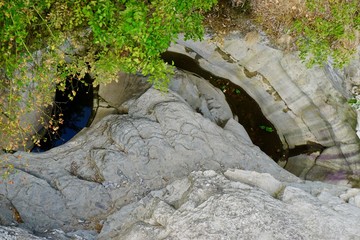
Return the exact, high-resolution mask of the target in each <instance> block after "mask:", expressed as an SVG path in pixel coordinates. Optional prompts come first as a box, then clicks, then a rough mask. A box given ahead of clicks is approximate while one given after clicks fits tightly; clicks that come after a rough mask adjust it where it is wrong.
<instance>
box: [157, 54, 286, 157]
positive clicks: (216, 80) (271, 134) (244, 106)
mask: <svg viewBox="0 0 360 240" xmlns="http://www.w3.org/2000/svg"><path fill="white" fill-rule="evenodd" d="M162 58H163V59H164V61H166V62H168V63H169V64H171V63H172V62H173V63H174V65H175V66H176V67H177V68H181V69H184V70H186V71H189V72H193V73H196V74H198V75H199V76H201V77H203V78H205V79H207V80H209V81H210V83H212V84H213V85H214V86H215V87H217V88H220V89H221V90H222V91H223V92H224V94H225V96H226V100H227V101H228V103H229V105H230V107H231V110H232V111H233V114H235V115H237V116H238V118H239V120H238V121H239V123H240V124H241V125H243V126H244V128H245V129H246V131H247V133H248V134H249V136H250V138H251V140H252V142H253V143H254V144H255V145H257V146H258V147H260V149H261V150H262V151H263V152H265V153H266V154H267V155H268V156H270V157H271V158H272V159H273V160H275V161H285V160H287V158H288V154H289V151H288V150H287V149H283V144H282V142H281V140H280V138H279V136H278V135H277V132H276V129H275V127H274V126H273V124H272V123H271V122H270V121H269V120H268V119H267V118H266V117H265V116H264V115H263V113H262V112H261V109H260V107H259V105H258V104H257V102H256V101H255V100H254V99H252V98H251V97H250V96H249V95H248V94H247V93H246V92H245V90H243V89H242V88H241V87H239V86H237V85H236V84H234V83H232V82H231V81H229V80H227V79H224V78H221V77H218V76H215V75H213V74H212V73H210V72H208V71H206V70H204V69H202V68H201V67H200V66H199V64H198V63H197V61H196V60H194V59H192V58H190V57H188V56H186V55H183V54H179V53H175V52H165V53H164V54H163V55H162Z"/></svg>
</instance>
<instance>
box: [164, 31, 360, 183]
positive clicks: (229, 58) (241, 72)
mask: <svg viewBox="0 0 360 240" xmlns="http://www.w3.org/2000/svg"><path fill="white" fill-rule="evenodd" d="M250 34H252V35H254V33H253V32H251V33H249V34H248V35H250ZM255 38H256V39H257V40H256V41H252V40H251V39H255ZM207 40H209V41H207ZM209 42H210V43H209ZM169 51H173V52H177V53H181V54H185V55H187V56H189V57H192V58H194V59H196V60H197V61H198V63H199V65H200V66H201V67H202V68H204V69H205V70H207V71H209V72H211V73H213V74H214V75H216V76H219V77H223V78H226V79H229V80H230V81H232V82H233V83H235V84H237V85H239V86H240V87H242V88H243V89H244V90H245V91H246V92H247V93H248V94H249V95H250V96H251V97H252V98H253V99H254V100H255V101H256V102H257V103H258V104H259V106H260V107H261V110H262V112H263V114H264V115H265V116H266V117H267V118H268V119H269V120H270V121H271V122H272V124H273V125H274V126H275V128H276V130H277V133H278V134H279V137H280V139H281V141H282V143H283V145H284V147H285V148H294V147H295V146H298V145H304V144H307V143H308V142H314V143H317V144H321V145H322V146H324V147H325V148H329V150H326V151H325V152H324V153H320V155H319V159H326V163H325V162H324V161H317V159H315V161H314V163H313V165H312V166H311V167H310V168H309V165H308V164H309V161H304V165H303V166H301V163H299V161H298V162H297V166H299V167H302V168H303V170H304V172H303V171H301V174H302V176H305V177H306V179H313V180H323V181H327V180H329V181H331V182H338V183H345V182H348V178H354V179H358V178H359V173H360V144H359V138H358V136H357V135H356V131H355V128H356V122H357V118H356V113H355V111H354V109H352V108H351V106H350V105H349V104H347V99H346V96H348V95H349V94H348V91H349V89H348V87H343V86H344V85H346V84H348V83H349V81H350V80H349V81H347V78H346V76H349V77H350V75H351V79H352V80H351V81H352V82H356V81H357V80H356V79H358V75H359V74H358V73H359V71H358V66H359V64H358V63H357V62H356V61H355V60H354V61H355V63H354V64H352V65H351V66H350V67H349V68H348V69H347V70H346V71H347V72H348V73H349V74H350V73H351V74H350V75H349V74H348V75H346V74H343V75H341V74H338V75H336V74H337V73H335V72H334V71H333V72H331V73H329V68H326V69H323V68H318V67H315V68H312V69H307V68H306V67H305V65H304V64H303V63H302V62H301V61H300V59H299V58H298V56H297V54H296V53H288V52H286V53H285V52H282V51H280V50H278V49H275V48H274V47H272V46H269V43H268V41H267V40H266V38H265V37H264V36H260V35H259V34H258V36H257V37H247V35H246V36H245V37H243V36H241V34H238V33H234V34H230V35H229V36H227V38H225V39H224V43H223V44H217V43H215V42H213V41H211V36H206V38H205V41H201V42H199V41H197V42H194V41H191V40H188V41H184V39H183V37H182V36H180V37H179V39H178V40H177V42H176V43H175V44H173V45H172V46H171V47H170V49H169ZM334 76H337V77H338V78H337V79H335V77H334ZM344 76H345V77H344ZM336 81H337V82H336ZM339 81H340V82H339ZM345 92H347V94H345ZM343 95H345V97H344V96H343ZM335 149H336V153H335V152H334V153H331V154H328V151H335ZM318 162H319V163H318ZM320 162H321V163H320ZM314 169H316V174H313V173H311V172H309V171H310V170H314ZM296 172H297V173H299V170H297V171H296ZM339 172H341V173H344V174H342V178H341V179H340V178H338V179H337V180H334V179H335V178H334V175H336V176H338V175H339V174H338V173H339Z"/></svg>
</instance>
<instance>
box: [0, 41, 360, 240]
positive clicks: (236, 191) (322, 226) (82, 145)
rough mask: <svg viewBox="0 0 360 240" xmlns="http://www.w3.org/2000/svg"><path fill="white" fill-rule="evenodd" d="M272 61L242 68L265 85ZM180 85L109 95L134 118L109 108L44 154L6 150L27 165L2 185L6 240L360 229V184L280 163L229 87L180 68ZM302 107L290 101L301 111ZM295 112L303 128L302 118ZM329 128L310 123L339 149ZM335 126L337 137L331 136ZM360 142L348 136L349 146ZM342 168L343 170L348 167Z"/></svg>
mask: <svg viewBox="0 0 360 240" xmlns="http://www.w3.org/2000/svg"><path fill="white" fill-rule="evenodd" d="M191 44H195V45H196V44H197V43H191ZM229 46H231V45H229ZM178 47H179V46H178ZM179 48H180V47H179ZM264 51H265V50H264ZM234 52H235V51H234ZM199 54H201V53H199ZM205 55H206V54H203V55H202V56H205ZM213 56H218V55H217V54H216V53H213ZM223 56H224V55H220V56H218V57H219V61H220V60H221V59H222V60H221V61H223ZM257 59H258V60H259V61H258V62H260V60H261V59H262V58H261V57H258V58H257ZM200 62H201V63H203V62H206V61H205V60H201V59H200ZM274 62H275V61H274ZM206 63H209V62H206ZM252 64H255V63H252ZM205 65H206V64H205ZM255 65H256V64H255ZM211 66H212V67H213V68H214V69H218V72H219V73H220V74H221V73H225V71H229V73H231V74H235V72H234V71H232V70H231V68H230V67H229V68H228V69H225V68H224V69H222V68H220V67H218V68H217V67H216V65H211ZM226 66H228V65H225V67H226ZM276 66H277V65H276ZM264 68H265V69H267V68H266V67H264ZM279 68H280V67H279ZM239 69H242V72H241V71H240V70H239ZM261 69H262V68H259V69H257V68H255V67H254V69H253V68H250V66H248V70H245V68H241V66H240V65H238V69H237V70H238V72H236V74H238V75H239V76H243V77H244V78H245V77H246V75H245V72H247V71H249V73H248V74H250V72H252V74H250V75H251V76H252V77H251V78H250V77H249V78H248V82H253V83H254V84H256V83H263V84H264V81H265V80H264V79H265V77H262V76H261V74H264V76H266V74H265V73H267V71H270V69H268V70H267V71H265V70H264V71H265V72H264V73H256V74H255V73H254V72H255V71H262V70H261ZM273 69H274V71H275V70H276V69H275V66H273ZM269 74H270V73H269ZM284 76H288V75H287V74H285V73H284ZM279 77H281V76H279ZM258 78H259V79H260V80H259V81H256V79H258ZM261 79H262V80H261ZM305 80H306V79H305V78H304V81H305ZM139 82H142V80H141V79H140V81H139ZM245 82H246V81H245ZM265 82H266V81H265ZM287 84H290V83H287ZM249 85H251V84H250V83H249ZM260 85H261V84H260ZM280 88H281V86H280ZM171 89H172V90H169V92H168V93H164V92H159V91H158V90H156V89H153V88H149V89H147V90H146V88H143V89H142V90H141V91H145V90H146V91H145V92H144V93H143V94H141V96H138V97H136V98H133V99H126V100H128V101H126V102H124V99H122V98H121V100H119V101H122V102H121V103H117V102H116V101H118V100H116V101H115V100H114V99H115V98H111V96H109V95H107V94H106V93H104V92H103V93H102V95H103V96H106V97H107V101H108V104H109V105H111V106H112V107H113V109H115V110H116V111H117V112H118V113H123V114H110V115H108V116H106V117H104V118H103V119H101V120H100V121H99V122H97V123H96V124H94V125H93V126H91V127H90V128H88V129H84V130H83V131H81V132H80V133H79V134H78V135H77V136H76V137H75V138H73V139H72V140H71V141H69V142H68V143H66V144H64V145H62V146H60V147H57V148H53V149H51V150H49V151H47V152H45V153H40V154H34V153H24V152H17V153H15V154H4V153H3V154H1V155H0V158H1V159H3V160H6V161H7V162H8V163H11V164H13V165H14V168H15V170H16V171H15V172H14V173H13V174H12V175H11V176H10V177H9V179H7V181H3V183H2V184H0V225H4V226H7V227H0V233H1V234H3V236H5V237H7V238H5V237H4V239H14V238H11V237H9V235H16V234H17V236H22V235H24V236H26V237H28V239H42V238H46V237H48V238H50V237H52V238H56V239H87V240H91V239H101V240H102V239H104V240H105V239H106V240H108V239H137V240H138V239H239V238H240V239H241V238H247V239H259V238H260V239H261V238H262V239H289V238H292V239H331V238H333V239H356V238H358V237H360V223H359V222H358V219H359V218H360V190H359V189H355V188H350V187H348V186H336V185H330V184H326V183H321V182H311V181H304V180H301V179H299V178H298V177H296V176H294V175H293V174H291V173H289V172H288V171H286V170H284V169H283V168H281V167H280V166H279V165H277V164H276V163H275V162H274V161H273V160H272V159H270V158H269V157H268V156H267V155H266V154H264V153H263V152H262V151H261V150H260V149H259V148H258V147H257V146H254V145H253V144H252V143H251V141H250V140H249V137H248V135H247V134H246V132H245V131H244V129H243V127H242V126H241V125H240V124H239V123H237V122H236V121H235V120H234V119H233V118H232V117H233V116H232V114H231V111H230V112H229V106H228V105H227V103H226V101H225V100H224V96H223V94H222V92H221V91H218V90H216V89H215V88H213V87H212V86H210V85H208V83H207V82H206V81H204V80H202V79H200V78H199V77H197V76H195V75H193V74H191V73H187V72H183V71H177V73H176V75H175V77H174V79H173V82H172V84H171ZM260 89H261V88H260ZM296 89H298V88H296ZM308 90H309V89H308ZM328 90H329V94H331V93H333V92H331V91H330V90H331V88H330V87H329V89H328ZM259 91H260V92H261V91H262V90H259ZM288 91H290V90H288ZM304 91H305V90H304ZM319 91H320V90H319ZM284 92H286V91H285V90H284ZM299 92H302V91H300V90H299ZM261 93H262V92H261ZM271 93H272V94H274V95H272V94H270V93H268V95H269V96H268V98H266V99H263V101H264V104H269V103H268V102H267V101H269V102H270V103H274V104H275V103H276V104H280V105H281V104H284V102H283V100H281V101H278V103H277V102H276V101H275V100H274V99H273V100H272V101H271V99H272V98H275V96H277V95H276V94H275V93H274V92H271ZM293 94H295V92H293ZM333 94H334V95H335V96H337V95H336V94H335V92H334V93H333ZM289 98H290V96H289ZM339 98H340V97H339ZM304 99H307V98H304ZM304 101H305V100H304ZM308 101H309V102H313V101H315V100H312V101H310V100H309V99H308ZM298 104H299V105H297V104H295V103H293V104H292V105H291V104H290V105H289V106H290V107H291V109H296V106H297V107H299V108H301V104H300V103H298ZM266 106H269V107H271V105H266ZM311 106H317V105H315V104H314V105H311ZM290 107H289V108H290ZM339 107H340V106H339ZM323 108H325V106H323ZM323 110H324V109H320V108H318V109H317V113H319V114H320V111H323ZM268 111H270V112H271V110H268ZM274 111H275V110H274ZM292 111H293V110H291V111H290V110H288V112H289V114H290V112H292ZM314 111H315V110H314ZM276 112H277V111H275V113H276ZM305 113H306V111H305V110H304V114H305ZM312 114H313V111H310V112H309V115H306V114H305V115H304V116H302V115H301V116H302V117H303V121H302V122H300V123H301V124H303V125H301V126H307V125H306V123H307V120H306V119H307V118H306V116H308V117H309V119H311V116H313V115H312ZM105 115H106V114H105ZM294 115H295V114H294ZM315 115H316V114H315ZM270 116H272V115H270ZM275 116H276V114H275ZM284 116H286V115H284ZM290 116H293V115H291V114H290ZM286 119H288V120H289V121H291V122H290V123H289V124H290V126H298V125H296V124H295V123H299V122H296V121H295V120H296V119H295V120H294V119H292V118H291V117H287V118H286ZM291 119H292V120H291ZM325 119H326V118H325ZM330 120H331V121H335V119H330ZM330 120H329V121H330ZM338 120H339V121H340V120H343V118H342V116H340V117H339V119H338ZM319 121H320V120H319ZM322 121H325V120H322ZM335 122H336V121H335ZM300 123H299V124H300ZM322 123H323V122H322ZM341 123H343V122H341ZM291 124H293V125H291ZM283 125H287V124H286V123H283ZM299 126H300V125H299ZM311 126H312V125H311ZM318 126H320V127H321V126H326V127H327V128H324V135H322V134H320V133H319V131H315V130H316V128H315V125H314V126H312V127H313V128H310V127H309V129H310V130H313V131H315V132H311V131H310V130H308V133H309V134H310V133H311V134H312V135H309V137H310V139H312V140H314V141H315V140H316V141H317V142H319V143H321V144H323V145H324V146H327V145H326V144H328V145H329V147H328V148H327V149H330V150H328V151H332V149H333V148H335V146H333V147H332V145H331V144H330V143H333V142H334V138H337V137H339V136H340V135H341V134H340V133H338V135H336V134H334V133H333V132H331V131H333V125H330V124H328V125H326V124H325V123H324V125H321V124H320V123H319V125H318ZM336 126H337V125H336ZM343 128H344V129H345V130H348V131H349V136H348V138H347V139H350V140H354V139H355V138H352V136H353V135H354V132H352V133H350V130H349V129H350V127H349V125H345V126H344V127H343ZM281 129H283V128H281ZM283 130H284V129H283ZM284 131H285V130H284ZM302 131H305V130H301V129H300V130H298V129H294V133H293V135H291V134H290V133H288V135H283V139H288V138H289V136H294V138H295V140H292V139H291V138H289V139H288V140H286V141H289V142H291V141H293V142H291V143H293V144H294V143H297V141H300V140H301V141H303V140H304V139H303V136H302V135H299V134H300V133H301V134H302ZM329 132H330V133H332V134H330V136H331V137H332V138H326V137H325V135H326V134H325V133H329ZM339 134H340V135H339ZM296 136H298V137H297V138H296ZM301 136H302V137H301ZM322 136H323V137H322ZM301 141H300V142H301ZM356 141H357V140H354V143H353V144H350V143H349V144H347V145H346V144H345V143H344V149H345V150H348V149H349V146H355V145H356V144H355V143H356ZM350 142H351V141H350ZM340 146H342V145H340ZM356 146H357V145H356ZM337 147H339V146H337ZM354 148H355V147H354ZM336 149H337V148H336ZM345 150H343V151H345ZM322 154H323V153H321V154H320V156H324V155H322ZM326 156H328V155H326ZM344 156H348V155H344ZM326 160H328V159H326ZM343 160H344V159H340V160H338V162H337V161H335V163H334V164H336V163H340V162H341V161H343ZM346 160H347V161H349V162H351V164H353V165H350V164H349V165H348V167H349V169H352V168H354V167H357V166H358V165H357V164H358V162H357V161H356V160H354V161H350V160H351V159H350V160H349V158H346ZM316 162H319V157H318V158H317V160H316ZM329 162H330V161H329ZM341 163H342V162H341ZM317 164H318V165H319V163H317ZM329 164H330V163H329ZM319 166H320V167H322V165H319ZM336 167H337V168H336V173H338V171H339V169H343V168H344V167H341V168H338V166H336ZM334 169H335V168H334ZM349 169H346V170H349ZM311 170H312V171H313V172H314V167H312V168H311ZM334 172H335V170H334V171H333V172H332V173H334ZM342 180H344V178H342ZM19 227H20V228H24V229H27V230H26V231H24V230H22V229H19ZM30 233H31V234H35V235H29V234H30ZM19 239H21V238H20V237H19Z"/></svg>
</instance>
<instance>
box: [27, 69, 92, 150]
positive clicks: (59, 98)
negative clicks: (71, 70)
mask: <svg viewBox="0 0 360 240" xmlns="http://www.w3.org/2000/svg"><path fill="white" fill-rule="evenodd" d="M92 81H93V80H92V79H91V77H90V76H89V75H86V76H85V78H84V79H82V80H81V81H80V80H77V79H76V78H72V79H70V78H69V79H68V81H67V83H66V90H65V91H64V92H62V91H59V90H57V91H56V94H55V104H54V108H53V111H52V116H53V121H52V122H53V123H54V125H53V126H51V125H50V128H48V129H44V131H45V132H46V133H45V135H44V137H43V138H42V140H41V141H40V146H35V147H34V148H33V149H32V150H31V151H32V152H44V151H47V150H49V149H51V148H54V147H57V146H60V145H62V144H64V143H65V142H67V141H69V140H70V139H71V138H72V137H74V136H75V135H76V134H77V133H78V132H79V131H80V130H81V129H83V128H84V127H87V126H89V124H90V123H91V119H92V114H93V99H94V94H93V86H92ZM73 90H74V91H76V95H75V96H74V97H73V100H70V99H69V97H68V95H69V94H71V93H72V91H73ZM61 119H62V120H61ZM59 121H60V122H63V123H62V124H58V123H59ZM56 126H58V127H59V128H58V129H57V130H56V131H53V130H54V128H56Z"/></svg>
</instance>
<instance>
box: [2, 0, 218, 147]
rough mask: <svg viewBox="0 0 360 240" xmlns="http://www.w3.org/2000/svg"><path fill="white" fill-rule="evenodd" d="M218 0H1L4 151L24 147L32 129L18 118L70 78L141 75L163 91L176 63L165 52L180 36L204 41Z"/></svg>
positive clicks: (44, 101)
mask: <svg viewBox="0 0 360 240" xmlns="http://www.w3.org/2000/svg"><path fill="white" fill-rule="evenodd" d="M216 1H217V0H167V1H162V0H96V1H95V0H12V1H8V0H0V93H1V95H0V136H8V138H7V139H9V141H6V142H5V141H4V142H2V144H0V148H2V149H5V150H13V149H18V148H19V146H25V145H26V142H27V141H28V140H29V139H28V138H27V137H25V136H27V135H28V133H31V132H33V130H34V129H32V128H33V126H32V125H26V124H25V125H24V124H21V122H22V120H21V116H23V115H24V114H25V113H28V112H32V111H37V110H39V111H40V110H41V109H43V108H44V107H47V106H48V105H51V104H52V98H53V94H54V92H55V89H56V88H58V89H64V88H65V86H66V85H65V82H66V78H68V77H71V76H73V77H76V78H78V79H81V78H83V77H84V76H85V74H86V73H91V75H92V76H93V77H94V78H95V84H98V83H101V82H103V83H107V82H111V81H112V80H116V79H117V73H118V72H119V71H124V72H128V73H136V72H141V73H142V74H144V75H148V76H149V81H150V82H152V83H153V84H154V85H155V86H156V87H157V88H159V89H162V90H166V89H167V83H168V81H169V74H171V73H172V68H171V66H168V65H167V64H166V63H165V62H163V61H162V60H161V58H160V54H161V53H162V52H164V51H166V49H167V48H168V46H169V44H170V43H171V42H172V41H174V40H175V39H176V37H177V36H178V34H179V33H184V34H185V38H187V39H189V38H192V39H201V38H202V36H203V34H204V28H203V26H202V20H203V16H202V14H203V13H204V12H205V11H207V10H209V9H210V8H211V6H212V5H214V4H215V3H216ZM39 50H40V51H39ZM73 94H76V93H75V92H74V93H73ZM71 97H72V96H70V98H71ZM39 121H41V123H42V124H47V120H46V119H40V120H39ZM37 141H38V139H36V138H35V139H34V142H37Z"/></svg>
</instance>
